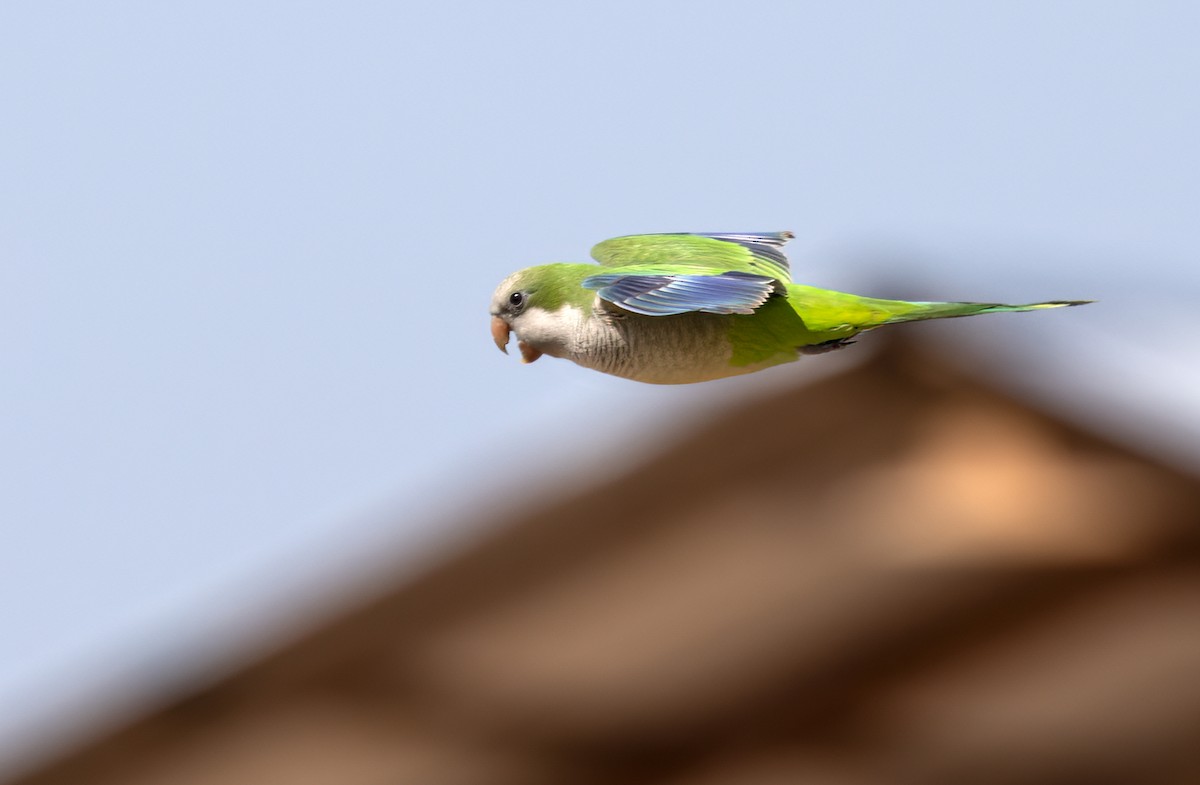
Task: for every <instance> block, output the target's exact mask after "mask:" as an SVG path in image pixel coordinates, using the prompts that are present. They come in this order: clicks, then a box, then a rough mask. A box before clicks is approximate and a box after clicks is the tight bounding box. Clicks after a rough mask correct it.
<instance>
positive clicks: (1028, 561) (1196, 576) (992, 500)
mask: <svg viewBox="0 0 1200 785" xmlns="http://www.w3.org/2000/svg"><path fill="white" fill-rule="evenodd" d="M629 458H630V462H631V465H634V466H635V467H636V468H634V469H632V470H631V471H630V472H629V473H628V474H627V475H625V476H624V477H621V478H619V479H617V480H615V481H613V482H611V483H608V484H606V485H604V486H602V487H597V488H591V489H586V490H583V491H581V492H579V493H577V494H576V495H574V496H571V497H568V498H566V499H565V500H564V501H562V502H560V503H556V504H553V505H551V506H550V507H547V508H543V509H536V510H531V511H530V513H529V514H528V515H527V516H526V517H522V518H520V519H517V520H511V521H508V522H507V523H506V524H505V525H503V526H499V527H497V528H495V529H493V530H492V533H491V534H490V535H489V536H487V537H486V538H485V539H483V540H482V541H480V542H478V543H476V544H474V545H472V546H471V547H470V548H469V549H467V550H466V551H465V552H460V553H457V554H453V555H451V556H450V557H448V558H447V559H446V560H445V561H444V562H443V563H441V564H439V565H438V566H436V567H435V568H432V569H431V570H430V571H429V572H427V573H426V574H425V575H424V576H423V577H421V578H420V579H418V580H416V581H410V582H407V583H405V584H403V585H400V586H397V587H396V588H395V590H394V591H393V592H391V593H389V594H387V595H385V596H382V597H379V598H378V599H377V600H375V601H374V602H371V603H369V604H367V605H365V606H363V607H360V608H358V609H356V610H354V611H353V612H351V613H348V614H346V615H344V616H343V617H341V618H337V619H332V620H329V621H327V622H326V623H325V624H324V626H322V627H321V628H320V629H318V630H317V631H316V632H314V633H313V634H311V635H309V636H307V637H305V638H304V639H302V640H298V641H296V642H294V643H293V644H291V645H290V646H288V647H286V648H284V649H282V650H281V651H279V652H277V653H275V654H273V655H272V656H270V657H268V658H266V659H264V660H263V661H261V662H258V663H256V664H253V665H250V666H248V667H247V668H246V669H244V670H243V671H241V672H239V673H236V674H233V675H231V676H230V677H229V678H227V679H225V680H223V681H221V682H220V683H218V684H216V685H215V686H212V687H210V688H208V689H205V690H204V691H202V692H200V693H198V694H195V695H193V696H191V697H189V698H186V699H184V700H182V701H180V702H178V703H176V704H175V705H173V706H169V707H167V708H165V709H163V710H161V711H159V712H157V713H154V714H152V715H150V716H147V717H146V718H144V719H143V720H141V721H140V722H138V723H136V724H134V725H133V726H131V727H128V728H126V729H124V730H121V731H118V732H116V733H115V734H113V735H111V736H109V737H108V738H105V739H101V740H99V741H97V742H95V743H94V744H92V745H90V746H87V747H85V748H84V749H81V750H78V751H77V752H75V753H74V754H72V755H70V756H68V757H66V758H65V759H63V760H60V761H58V762H54V763H51V764H49V765H47V766H46V767H45V768H43V769H42V770H40V771H38V772H35V773H33V774H32V775H29V776H28V777H26V778H25V779H23V780H21V783H23V785H59V784H65V783H80V782H87V783H91V784H93V785H118V784H120V785H142V784H145V785H174V784H176V783H178V784H179V785H208V784H209V783H212V784H213V785H216V783H221V784H222V785H227V784H228V783H240V782H247V783H249V782H253V783H264V782H286V783H288V784H289V785H308V784H309V783H314V784H315V783H339V784H344V783H372V784H374V783H434V784H439V783H463V784H468V783H488V784H489V785H504V784H506V783H512V784H513V785H536V784H537V783H663V784H664V785H666V784H668V783H670V785H725V783H729V784H730V785H732V784H733V783H738V784H739V785H753V784H755V783H764V784H765V783H795V782H804V783H839V784H842V783H844V784H846V785H849V784H850V783H881V782H905V783H963V782H971V783H1030V782H1075V781H1086V782H1092V783H1104V782H1112V783H1118V782H1119V783H1127V782H1139V783H1157V782H1162V783H1184V782H1200V678H1197V674H1200V624H1198V623H1197V620H1200V548H1198V545H1200V483H1198V482H1197V480H1196V478H1194V477H1192V476H1188V475H1186V474H1183V473H1180V472H1178V471H1176V470H1174V469H1172V468H1170V467H1167V466H1164V465H1160V464H1157V463H1155V462H1154V461H1152V460H1149V459H1146V458H1144V457H1141V456H1139V455H1136V454H1133V453H1131V452H1129V451H1128V450H1126V449H1124V448H1121V447H1119V446H1116V445H1114V444H1112V443H1109V442H1107V441H1105V440H1104V439H1102V438H1100V437H1097V436H1095V435H1093V434H1090V433H1087V432H1085V431H1082V430H1080V429H1078V428H1076V427H1074V426H1071V425H1068V424H1066V423H1064V422H1062V421H1061V420H1057V419H1054V418H1052V417H1049V416H1047V415H1045V414H1042V413H1039V412H1038V411H1036V410H1034V409H1032V408H1031V407H1030V406H1029V405H1028V404H1026V403H1024V402H1022V401H1020V400H1016V399H1014V398H1011V397H1008V396H1006V395H1004V394H1002V393H1000V392H998V391H997V390H995V389H994V388H992V387H990V386H988V385H987V384H985V383H982V382H980V381H978V380H975V379H973V378H972V377H971V376H969V375H967V374H965V373H963V371H962V370H961V369H959V368H958V367H956V366H955V365H954V364H952V363H948V362H947V361H946V360H945V359H944V358H942V357H940V356H938V355H937V354H935V353H928V352H927V351H924V350H922V349H920V348H917V347H913V346H911V345H905V344H896V345H893V346H891V347H890V348H889V349H888V350H887V351H884V352H881V353H880V354H878V355H877V356H876V357H875V358H874V359H873V360H871V361H869V362H868V363H866V364H864V365H863V366H861V367H859V368H856V369H854V370H851V371H849V372H847V373H845V374H842V375H840V376H837V377H835V378H831V379H828V380H825V381H823V382H820V383H818V384H815V385H809V386H804V387H799V388H796V389H792V390H789V391H786V392H783V393H781V394H778V395H776V396H775V397H773V398H767V399H763V400H759V401H757V402H755V403H753V404H751V405H747V406H745V407H744V408H741V409H739V410H735V411H730V412H728V413H726V414H725V415H723V416H721V417H717V418H715V419H713V420H712V421H710V422H707V423H704V424H702V425H700V426H699V427H697V428H696V429H695V430H694V431H693V432H691V433H690V434H689V435H687V437H686V438H684V439H683V440H682V441H681V442H680V443H677V444H675V445H674V446H671V447H669V448H668V449H666V450H665V451H664V452H662V453H661V454H659V455H649V456H632V455H631V456H629ZM538 496H539V495H538V494H537V493H536V492H532V493H531V498H538Z"/></svg>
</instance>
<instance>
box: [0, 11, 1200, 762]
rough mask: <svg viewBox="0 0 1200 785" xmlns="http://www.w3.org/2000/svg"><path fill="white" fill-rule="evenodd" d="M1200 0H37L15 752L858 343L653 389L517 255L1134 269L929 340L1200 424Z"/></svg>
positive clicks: (1, 445) (21, 245) (1050, 280)
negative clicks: (723, 248) (647, 238)
mask: <svg viewBox="0 0 1200 785" xmlns="http://www.w3.org/2000/svg"><path fill="white" fill-rule="evenodd" d="M1197 8H1198V6H1197V5H1196V4H1192V3H1186V2H1178V3H1154V2H1127V3H1104V2H1075V3H1070V2H1004V3H992V4H984V3H953V2H947V3H930V2H926V3H883V2H839V3H827V2H821V3H816V2H813V3H801V2H797V3H781V2H780V3H763V2H744V1H743V2H739V3H736V4H732V3H714V2H686V3H682V2H681V3H654V2H638V3H623V2H611V1H609V2H605V3H603V4H593V5H582V4H569V3H511V4H490V3H454V2H429V3H367V2H340V3H298V2H274V3H268V2H243V1H239V2H236V3H231V2H218V1H217V0H206V2H195V3H193V2H171V3H160V2H136V3H135V2H104V3H91V2H74V3H72V2H47V1H46V0H39V1H38V2H8V3H4V4H3V5H0V372H2V374H3V377H2V382H0V706H4V707H5V708H4V710H3V711H2V712H0V759H4V758H8V759H9V760H15V758H16V756H18V755H19V753H22V752H23V753H28V752H29V751H30V750H31V749H35V748H36V747H35V746H30V745H35V744H41V743H46V742H51V743H52V742H54V741H55V740H58V739H61V738H65V736H64V734H66V733H67V731H68V730H70V729H78V728H84V727H87V726H88V724H89V723H91V722H94V721H96V720H97V718H100V719H103V718H105V717H113V716H116V715H117V713H118V712H119V711H123V710H125V708H126V705H125V704H122V703H120V702H116V701H114V700H113V699H112V697H111V696H112V695H113V694H125V693H126V692H127V690H126V685H128V684H141V685H142V686H143V687H145V686H146V685H150V686H153V685H155V684H159V683H162V682H164V681H168V682H169V681H170V680H171V679H173V678H176V677H177V676H178V674H179V673H183V672H194V671H196V670H197V669H200V670H203V668H204V667H205V663H209V662H211V661H212V658H213V657H217V658H218V659H219V658H220V657H222V656H228V655H229V654H230V652H233V651H236V647H237V646H238V645H240V644H239V643H238V641H244V640H246V639H247V638H246V637H245V635H244V633H245V631H246V630H248V629H255V630H259V631H261V630H263V629H271V628H272V627H271V624H275V625H278V624H279V623H280V622H279V621H278V619H280V618H286V617H287V616H288V614H290V615H291V616H293V617H294V616H296V615H302V614H303V613H305V612H308V611H309V610H311V609H312V607H313V606H314V604H319V602H320V599H319V598H321V597H326V596H331V595H330V590H329V589H328V588H327V587H331V586H332V587H344V586H346V585H347V581H350V580H351V578H352V576H355V575H357V574H359V573H360V572H361V571H362V570H363V567H362V565H363V564H369V563H375V564H378V563H380V560H381V559H382V560H383V561H387V560H389V559H392V558H397V557H401V558H402V557H405V556H408V557H411V559H413V560H416V559H418V558H419V556H420V555H422V554H425V553H428V552H430V551H431V550H434V549H435V548H436V543H438V542H441V541H443V540H444V538H446V537H453V536H460V529H456V528H455V524H456V523H458V522H460V521H462V520H464V517H470V516H464V515H463V511H473V512H475V513H480V512H481V513H483V514H484V515H485V516H486V515H487V514H488V513H495V512H499V511H502V510H511V509H514V508H518V507H521V506H532V505H537V504H539V503H540V502H541V500H543V499H544V498H545V497H546V496H547V495H548V494H552V493H560V492H564V491H566V490H569V489H570V488H571V487H574V485H575V484H576V483H577V482H579V481H580V480H579V476H581V475H582V474H584V473H594V472H605V471H610V470H611V469H612V467H613V465H614V464H615V463H616V461H617V458H616V456H617V455H619V454H627V453H628V452H630V451H631V450H628V449H626V450H623V451H620V452H617V451H614V450H613V449H612V447H613V446H614V445H618V444H626V443H628V442H630V441H636V442H637V444H638V445H641V444H642V442H641V441H638V440H639V439H642V440H644V439H645V438H652V437H653V436H654V435H655V434H656V433H658V431H657V430H656V426H660V425H661V426H678V424H679V423H681V422H686V420H687V417H688V416H689V414H691V415H692V416H695V413H697V412H703V411H706V410H707V409H710V408H712V407H715V406H718V405H720V404H721V402H722V401H725V400H728V399H730V398H733V397H736V396H740V395H746V394H750V393H751V392H752V391H753V390H755V389H758V388H759V387H760V386H761V385H764V384H765V385H770V384H779V383H787V382H789V381H791V380H793V379H797V378H804V377H811V376H813V375H814V374H819V373H822V372H823V371H825V370H828V369H829V368H832V367H834V366H835V364H836V363H838V362H843V360H841V359H839V358H815V359H813V360H810V361H806V362H805V363H802V364H799V365H795V366H791V367H786V368H782V369H777V370H775V371H772V372H769V373H768V374H763V375H760V376H758V377H750V378H747V379H737V380H728V381H724V382H717V383H713V384H710V385H701V386H696V387H688V388H654V387H646V386H639V385H637V384H634V383H630V382H626V381H622V380H618V379H610V378H607V377H603V376H600V375H597V374H593V373H590V372H586V371H583V370H582V369H579V368H576V367H574V366H571V365H569V364H567V363H564V362H561V361H553V360H544V361H541V362H539V363H537V364H535V365H533V366H530V367H528V368H526V367H521V366H519V365H518V363H517V362H516V361H515V359H514V358H512V357H507V358H506V357H504V356H502V355H501V354H499V353H498V352H497V351H496V350H495V347H494V346H493V345H492V343H491V339H490V338H489V336H488V331H487V315H486V307H487V302H488V299H489V297H490V294H491V290H492V288H493V287H494V286H495V285H496V284H497V283H498V282H499V280H500V279H501V278H502V277H503V276H504V275H506V274H507V273H508V272H510V271H512V270H513V269H515V268H518V267H522V266H525V265H528V264H534V263H540V262H545V261H553V260H583V259H584V258H586V254H587V251H588V249H589V248H590V246H591V245H592V244H593V243H594V242H596V241H598V240H601V239H604V238H606V237H609V236H613V235H619V234H629V233H634V232H644V231H682V230H699V231H747V230H777V229H792V230H794V231H796V233H797V240H796V241H795V242H794V243H793V244H792V245H791V246H790V251H791V256H792V259H793V268H794V270H795V271H796V274H797V277H798V278H800V279H802V280H805V281H806V282H811V283H814V284H817V285H823V286H830V287H835V288H846V289H859V290H862V289H864V288H867V289H868V290H869V291H866V292H865V293H869V294H878V295H900V294H902V295H916V296H919V297H921V298H922V299H1010V300H1017V301H1025V300H1030V299H1042V298H1057V297H1098V298H1101V299H1102V300H1103V302H1102V303H1100V304H1098V305H1095V306H1089V307H1088V308H1085V309H1072V310H1071V311H1070V312H1055V313H1046V314H1029V315H1024V316H1020V317H991V318H988V319H981V320H975V321H972V322H963V321H956V322H952V323H948V324H946V325H936V326H929V327H921V328H914V329H923V330H926V331H927V333H928V334H931V335H932V334H937V335H949V334H954V335H956V336H958V335H961V336H966V339H967V340H973V341H977V344H976V345H977V346H987V347H990V349H989V351H991V350H994V351H996V352H999V353H1001V354H1003V355H1004V356H1007V357H1010V359H1013V360H1014V361H1016V362H1017V363H1018V365H1017V366H1015V367H1017V368H1020V369H1022V370H1021V372H1020V373H1016V372H1014V373H1013V374H1012V375H1016V376H1019V377H1020V383H1021V384H1028V385H1030V386H1031V388H1036V389H1037V390H1038V391H1040V392H1043V393H1048V394H1050V395H1051V397H1052V398H1053V397H1054V396H1055V395H1057V396H1058V398H1057V400H1058V401H1059V402H1060V403H1059V405H1060V406H1063V408H1064V409H1068V410H1077V411H1086V410H1087V409H1088V407H1089V406H1090V407H1092V410H1093V411H1096V412H1099V413H1100V415H1101V416H1099V417H1098V419H1099V420H1108V421H1110V424H1111V425H1112V426H1113V427H1114V428H1115V429H1116V430H1117V431H1119V432H1121V433H1123V434H1124V435H1126V436H1130V437H1132V438H1138V437H1144V436H1145V434H1147V433H1150V432H1153V433H1174V434H1175V444H1174V449H1175V453H1174V454H1176V455H1179V454H1183V453H1186V452H1187V450H1188V449H1189V447H1188V445H1189V444H1193V443H1194V442H1193V440H1192V437H1193V436H1196V435H1198V434H1200V430H1198V429H1197V426H1196V421H1197V419H1198V418H1197V411H1198V409H1200V407H1198V406H1197V404H1196V401H1197V400H1198V399H1200V376H1198V372H1197V370H1196V368H1197V366H1200V362H1198V357H1197V352H1196V349H1195V347H1196V345H1197V341H1198V340H1200V320H1198V319H1197V316H1196V314H1195V311H1194V309H1195V305H1196V303H1197V302H1200V273H1198V272H1197V270H1198V267H1197V265H1198V260H1200V156H1198V154H1197V145H1198V144H1200V141H1198V140H1200V101H1197V93H1196V90H1197V85H1198V84H1200V55H1198V54H1197V51H1198V50H1197V47H1196V42H1197V41H1198V40H1200V11H1198V10H1197ZM980 356H981V359H982V360H990V359H991V358H990V356H989V355H988V354H987V353H981V355H980ZM985 364H987V363H986V362H981V365H985ZM1064 402H1065V403H1064ZM1097 407H1118V408H1115V409H1114V408H1097ZM1122 412H1125V414H1122ZM798 416H799V413H798ZM1189 429H1190V430H1189ZM1181 434H1182V436H1181ZM647 435H649V436H647ZM1168 452H1169V450H1168ZM372 560H374V561H372ZM281 609H282V610H281ZM281 613H283V614H284V615H283V616H280V614H281ZM267 620H275V621H272V622H270V624H268V622H267ZM264 625H265V626H264ZM250 639H251V640H253V636H252V637H251V638H250ZM97 707H100V708H97ZM48 729H51V731H52V732H50V731H48Z"/></svg>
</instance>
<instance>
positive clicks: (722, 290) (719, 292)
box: [583, 272, 775, 316]
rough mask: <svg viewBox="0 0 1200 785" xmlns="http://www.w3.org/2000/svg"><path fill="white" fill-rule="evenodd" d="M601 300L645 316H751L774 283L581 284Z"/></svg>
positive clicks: (610, 278) (614, 277)
mask: <svg viewBox="0 0 1200 785" xmlns="http://www.w3.org/2000/svg"><path fill="white" fill-rule="evenodd" d="M583 285H584V287H585V288H588V289H594V290H596V293H597V294H599V295H600V297H601V298H602V299H604V300H607V301H608V302H610V303H613V304H615V305H619V306H621V307H622V308H624V309H626V310H628V311H633V312H634V313H640V314H642V315H644V316H671V315H674V314H680V313H688V312H691V311H701V312H703V313H721V314H731V313H741V314H748V313H754V310H755V309H756V308H758V307H759V306H760V305H762V304H763V303H764V302H766V301H767V298H768V297H770V296H771V292H772V291H773V289H774V285H775V280H774V279H773V278H768V277H766V276H762V275H752V274H750V273H742V272H728V273H722V274H721V275H621V274H619V273H611V274H605V275H593V276H591V277H590V278H586V279H584V281H583Z"/></svg>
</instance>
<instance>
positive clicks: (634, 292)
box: [491, 232, 1087, 383]
mask: <svg viewBox="0 0 1200 785" xmlns="http://www.w3.org/2000/svg"><path fill="white" fill-rule="evenodd" d="M789 239H791V234H790V233H788V232H779V233H773V234H726V235H692V234H662V235H633V236H629V237H618V238H615V239H612V240H606V241H604V242H602V243H599V244H598V245H596V246H595V248H593V249H592V255H593V257H594V258H595V259H596V260H597V261H598V262H600V265H599V266H596V265H588V264H550V265H541V266H538V267H531V268H527V269H525V270H522V271H520V272H518V273H514V274H513V275H511V276H509V277H508V278H507V279H506V280H505V281H504V282H503V283H502V284H501V285H500V287H499V288H498V289H497V290H496V293H495V295H494V296H493V300H492V310H491V312H492V316H493V336H494V337H495V339H496V341H497V344H498V345H501V347H502V348H503V343H502V338H503V342H504V343H506V342H507V339H508V331H509V330H510V329H511V330H513V331H515V332H516V333H517V335H518V337H519V338H520V339H521V350H522V356H523V357H524V358H525V359H526V361H527V362H532V361H533V360H535V359H537V358H538V357H539V356H541V355H542V354H550V355H552V356H556V357H565V358H568V359H571V360H573V361H575V362H577V363H579V364H580V365H584V366H587V367H591V368H595V369H597V370H601V371H604V372H606V373H613V374H616V375H619V376H626V377H628V378H633V379H639V380H641V381H648V382H657V383H685V382H693V381H702V380H705V379H713V378H720V377H722V376H731V375H735V374H741V373H748V372H750V371H755V370H759V369H761V368H766V367H770V366H773V365H778V364H780V363H785V362H791V361H793V360H795V359H797V357H799V356H801V355H802V354H806V353H814V352H817V351H822V350H826V349H829V348H836V347H838V346H840V345H843V344H844V342H846V341H847V340H848V339H850V338H852V337H853V336H855V335H857V334H859V333H861V332H864V331H866V330H872V329H875V328H878V327H883V326H886V325H891V324H899V323H902V322H911V321H919V320H925V319H944V318H951V317H960V316H974V315H977V314H984V313H1001V312H1014V311H1033V310H1043V309H1048V308H1058V307H1062V306H1067V305H1079V304H1082V303H1084V302H1087V301H1081V300H1055V301H1048V302H1039V303H1030V304H1027V305H1005V304H999V303H966V302H908V301H903V300H882V299H877V298H872V297H861V296H859V295H854V294H848V293H845V292H837V291H831V290H828V289H819V288H816V287H813V286H805V285H802V284H796V283H791V280H790V279H791V273H790V270H789V265H788V261H787V258H786V257H785V256H784V254H783V252H782V246H783V245H784V244H785V243H786V242H787V241H788V240H789Z"/></svg>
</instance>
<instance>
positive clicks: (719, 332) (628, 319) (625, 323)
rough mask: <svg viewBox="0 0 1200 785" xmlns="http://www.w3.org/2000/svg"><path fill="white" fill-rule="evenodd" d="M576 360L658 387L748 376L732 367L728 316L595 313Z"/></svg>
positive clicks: (599, 369) (599, 311)
mask: <svg viewBox="0 0 1200 785" xmlns="http://www.w3.org/2000/svg"><path fill="white" fill-rule="evenodd" d="M594 315H595V317H596V318H593V319H589V320H587V321H586V322H585V325H586V326H584V332H585V334H584V335H581V336H580V338H581V340H580V342H579V344H578V348H579V351H578V352H577V354H576V356H573V357H572V358H571V359H573V360H574V361H575V362H577V363H579V364H580V365H584V366H587V367H589V368H594V369H595V370H597V371H603V372H604V373H610V374H613V375H616V376H623V377H626V378H629V379H637V380H638V381H643V382H651V383H654V384H685V383H688V382H698V381H704V380H706V379H718V378H721V377H723V376H732V375H735V374H739V373H745V372H747V371H749V370H753V369H751V368H738V367H733V366H731V365H730V364H729V360H730V357H731V355H732V349H731V347H730V345H729V338H728V325H727V322H726V321H725V320H724V317H721V316H718V315H715V314H706V313H686V314H679V315H677V316H640V315H638V314H630V313H623V314H614V313H612V312H611V311H608V310H600V309H598V310H597V312H595V313H594Z"/></svg>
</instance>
